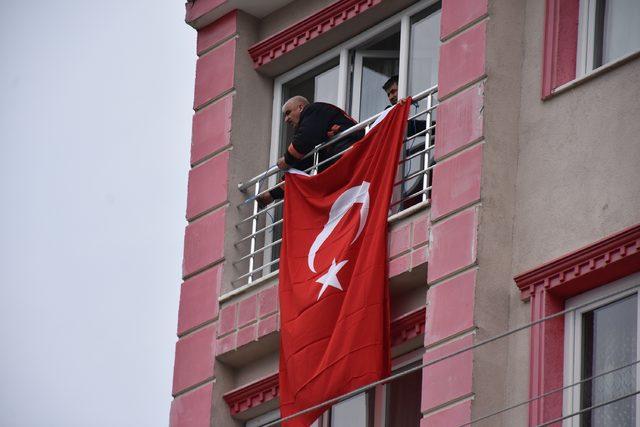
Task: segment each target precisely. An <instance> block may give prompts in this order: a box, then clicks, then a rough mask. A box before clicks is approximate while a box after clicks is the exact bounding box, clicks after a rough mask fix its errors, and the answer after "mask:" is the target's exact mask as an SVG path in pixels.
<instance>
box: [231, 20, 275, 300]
mask: <svg viewBox="0 0 640 427" xmlns="http://www.w3.org/2000/svg"><path fill="white" fill-rule="evenodd" d="M258 27H259V22H258V21H257V20H256V19H255V18H253V17H252V16H250V15H247V14H245V13H243V12H238V34H239V37H238V47H237V51H236V64H235V94H234V97H233V111H232V122H231V144H232V146H233V149H232V150H231V158H230V160H229V184H228V195H229V203H230V206H229V208H228V209H227V213H226V215H227V218H226V226H225V266H224V283H223V288H222V290H221V293H222V294H224V293H225V292H227V291H230V290H231V289H232V286H231V280H233V279H234V278H235V277H237V276H238V271H237V270H235V269H234V266H233V265H232V261H234V260H235V259H237V258H239V257H240V255H241V253H240V251H238V250H237V249H236V248H235V247H234V243H235V242H236V241H238V240H239V239H240V238H241V236H244V235H246V234H247V232H248V230H249V229H248V228H247V227H245V228H244V229H242V230H237V229H236V228H235V225H236V224H237V223H238V221H239V220H240V218H241V216H242V217H243V218H244V217H246V216H247V213H248V212H249V211H250V209H251V205H247V206H244V207H243V208H241V209H242V210H238V209H237V208H236V206H237V205H238V204H239V203H241V202H242V201H243V200H244V198H245V197H247V195H245V194H242V193H240V191H238V184H239V183H241V182H245V181H247V180H249V179H250V178H252V177H254V176H256V175H258V174H260V173H261V172H264V171H265V170H266V168H267V166H268V162H269V149H270V144H271V142H270V141H271V110H272V103H273V80H272V79H270V78H268V77H265V76H263V75H261V74H259V73H257V72H256V71H255V69H254V68H253V61H252V60H251V57H250V56H249V54H248V52H247V49H248V48H249V46H251V45H253V44H254V43H256V41H258ZM241 214H242V215H241ZM241 232H242V234H241ZM244 254H246V252H244V253H243V255H244ZM246 271H247V270H246V268H245V270H244V271H243V273H244V272H246Z"/></svg>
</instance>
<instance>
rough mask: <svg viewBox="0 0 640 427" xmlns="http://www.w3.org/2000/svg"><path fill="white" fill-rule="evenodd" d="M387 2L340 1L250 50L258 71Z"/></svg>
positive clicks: (380, 0)
mask: <svg viewBox="0 0 640 427" xmlns="http://www.w3.org/2000/svg"><path fill="white" fill-rule="evenodd" d="M382 1H383V0H339V1H337V2H335V3H333V4H331V5H330V6H327V7H325V8H324V9H322V10H320V11H318V12H316V13H314V14H313V15H311V16H309V17H307V18H305V19H303V20H302V21H300V22H297V23H295V24H293V25H291V26H290V27H288V28H285V29H284V30H282V31H280V32H279V33H276V34H274V35H273V36H271V37H268V38H266V39H265V40H263V41H261V42H259V43H256V44H254V45H253V46H251V47H250V48H249V55H251V59H252V60H253V65H254V67H255V68H258V67H261V66H262V65H265V64H267V63H269V62H271V61H273V60H274V59H276V58H278V57H280V56H282V55H284V54H285V53H288V52H291V51H292V50H294V49H295V48H297V47H299V46H301V45H303V44H305V43H307V42H309V41H311V40H313V39H315V38H316V37H318V36H320V35H322V34H324V33H326V32H327V31H329V30H331V29H333V28H335V27H337V26H338V25H340V24H343V23H345V22H346V21H348V20H350V19H353V18H355V17H356V16H358V15H360V14H361V13H363V12H365V11H367V10H369V9H371V8H372V7H374V6H376V5H378V4H380V3H382Z"/></svg>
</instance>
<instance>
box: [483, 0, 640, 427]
mask: <svg viewBox="0 0 640 427" xmlns="http://www.w3.org/2000/svg"><path fill="white" fill-rule="evenodd" d="M489 8H490V11H489V14H490V18H489V22H488V29H487V59H486V61H487V74H488V79H487V83H486V86H485V110H484V113H485V145H484V159H483V174H482V193H481V195H482V210H481V221H480V230H479V235H478V239H479V241H478V262H479V266H480V268H479V274H478V282H477V285H476V314H475V318H476V323H477V325H478V327H479V333H478V337H479V339H482V338H483V337H484V338H486V337H488V336H492V335H495V334H496V333H499V332H502V331H506V330H508V329H511V328H514V327H517V326H520V325H523V324H526V323H528V322H529V321H530V306H529V303H528V302H522V301H521V300H520V294H519V291H518V290H517V288H516V287H515V285H514V283H513V277H514V276H516V275H518V274H520V273H522V272H524V271H526V270H529V269H531V268H535V267H537V266H539V265H541V264H543V263H545V262H548V261H549V260H551V259H553V258H556V257H559V256H562V255H564V254H566V253H568V252H571V251H574V250H576V249H578V248H580V247H582V246H584V245H587V244H590V243H592V242H594V241H596V240H599V239H601V238H604V237H606V236H608V235H610V234H612V233H615V232H617V231H620V230H621V229H623V228H625V227H628V226H631V225H634V224H637V223H640V167H639V166H638V165H640V136H639V135H640V120H638V118H640V102H638V99H640V81H639V80H638V78H637V76H638V75H640V60H638V59H635V60H632V61H630V62H628V63H626V64H624V65H622V66H620V67H618V68H615V69H612V70H610V71H607V72H606V73H604V74H602V75H600V76H597V77H596V78H594V79H591V80H588V81H585V82H583V83H582V84H579V85H576V86H575V87H573V88H571V89H569V90H567V91H564V92H562V93H559V94H557V95H556V96H554V97H552V98H551V99H549V100H547V101H542V100H541V99H540V94H541V67H542V53H543V50H542V49H543V27H544V2H542V1H525V0H518V1H513V0H493V1H490V3H489ZM492 357H494V358H495V359H496V360H495V361H492V360H491V358H492ZM503 363H504V366H503V367H502V372H501V367H500V365H501V364H503ZM528 381H529V331H528V330H526V331H523V332H519V333H517V334H514V335H513V336H511V337H510V338H509V339H508V340H505V344H504V345H503V346H496V345H492V346H491V347H489V348H487V350H486V351H477V352H476V353H475V354H474V391H475V393H476V399H475V402H474V406H473V418H476V417H479V416H482V415H484V414H486V413H487V412H491V411H493V410H497V409H500V408H501V407H505V406H508V405H511V404H515V403H517V402H521V401H524V400H526V399H528V397H529V396H528ZM496 390H500V391H499V392H498V393H496ZM492 393H493V394H492ZM527 414H528V406H527V405H524V406H522V407H520V408H519V409H517V410H512V411H509V412H508V413H505V414H503V415H502V416H500V417H497V418H494V419H492V420H493V421H492V420H489V421H487V422H485V423H484V424H482V423H481V424H480V425H492V426H493V425H505V426H510V425H526V417H527Z"/></svg>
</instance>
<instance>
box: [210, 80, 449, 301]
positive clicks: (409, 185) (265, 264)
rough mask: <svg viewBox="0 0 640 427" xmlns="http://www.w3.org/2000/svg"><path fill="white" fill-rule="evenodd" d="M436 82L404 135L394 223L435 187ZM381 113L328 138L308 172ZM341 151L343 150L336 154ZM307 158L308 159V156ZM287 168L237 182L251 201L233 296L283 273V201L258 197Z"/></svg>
mask: <svg viewBox="0 0 640 427" xmlns="http://www.w3.org/2000/svg"><path fill="white" fill-rule="evenodd" d="M437 92H438V88H437V86H434V87H432V88H430V89H427V90H425V91H423V92H420V93H418V94H416V95H414V96H413V97H412V98H413V103H414V107H413V110H415V111H412V113H411V114H410V117H409V118H408V126H407V137H406V138H405V140H404V144H403V150H402V152H401V158H400V160H399V162H398V173H397V179H396V182H395V183H394V191H393V196H392V200H391V207H390V211H389V222H395V221H397V220H399V219H400V218H404V217H406V216H409V215H411V214H412V213H414V212H417V211H420V210H424V209H426V208H427V206H428V205H429V201H430V190H431V180H430V178H431V170H432V168H433V154H432V151H433V148H434V143H435V123H436V112H437V107H438V102H437ZM380 114H382V112H380V113H378V114H375V115H374V116H372V117H370V118H368V119H366V120H364V121H362V122H360V123H359V124H358V125H356V126H354V127H352V128H351V129H348V130H346V131H345V132H342V133H340V134H338V135H336V136H335V137H333V138H332V139H330V140H329V141H327V142H325V143H323V144H321V145H319V146H317V147H316V148H315V149H314V150H312V151H311V152H310V153H309V154H307V156H306V157H311V156H313V157H314V162H313V166H312V167H311V168H309V169H308V170H306V171H305V172H307V173H309V174H315V173H317V169H318V167H319V166H321V165H322V164H323V163H324V162H329V161H331V160H333V159H334V158H329V159H326V160H325V161H324V162H323V163H318V155H317V153H318V152H319V151H320V150H321V149H323V148H324V147H327V146H329V145H332V144H335V143H336V142H337V141H340V140H341V139H343V138H345V137H346V136H348V135H350V134H352V133H353V132H356V131H357V130H359V129H363V128H368V126H370V125H371V124H372V123H373V122H374V121H375V120H376V119H377V118H378V116H379V115H380ZM337 156H339V155H337ZM306 157H305V158H306ZM281 175H282V172H281V171H280V170H279V169H278V168H277V167H276V166H272V167H270V168H269V169H268V170H266V171H265V172H263V173H261V174H260V175H258V176H256V177H254V178H252V179H250V180H249V181H247V182H245V183H241V184H239V185H238V189H239V190H240V191H241V192H243V193H244V194H246V196H247V198H246V201H245V202H244V203H242V204H240V205H239V206H238V209H239V210H240V220H239V222H238V223H237V224H236V229H237V230H238V235H239V237H238V239H237V241H236V242H235V243H234V246H235V249H236V251H237V252H236V254H237V256H236V259H235V260H233V261H232V263H233V267H234V272H235V274H234V277H235V278H234V280H233V281H232V285H233V288H234V290H233V291H231V292H228V293H227V294H226V295H223V297H222V298H221V299H226V298H225V297H232V296H233V295H235V294H237V293H240V292H243V291H245V290H247V289H249V288H251V287H253V285H256V284H257V283H258V282H260V283H261V282H264V281H266V280H268V279H270V278H272V277H275V276H276V275H277V274H278V263H279V260H280V258H279V254H280V243H281V242H282V239H281V230H282V221H283V219H282V205H283V200H280V201H278V202H276V203H273V204H271V205H270V206H268V207H266V208H265V209H259V207H258V203H257V202H256V200H255V199H256V197H257V196H259V195H260V194H263V193H266V192H267V191H269V190H271V189H272V188H275V187H279V186H280V185H282V181H281V180H280V177H281Z"/></svg>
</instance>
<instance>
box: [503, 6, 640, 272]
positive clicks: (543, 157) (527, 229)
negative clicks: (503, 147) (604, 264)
mask: <svg viewBox="0 0 640 427" xmlns="http://www.w3.org/2000/svg"><path fill="white" fill-rule="evenodd" d="M526 16H527V19H526V25H525V43H524V49H525V58H524V63H523V73H522V82H523V86H522V97H521V106H520V109H521V111H522V113H521V115H520V153H519V156H518V164H519V166H518V178H517V188H518V197H517V203H516V229H515V230H516V234H515V239H514V240H515V243H516V244H515V249H516V251H515V253H514V260H515V262H514V272H515V273H521V272H523V271H525V270H528V269H531V268H534V267H536V266H538V265H539V264H541V263H544V262H546V261H549V260H551V259H553V258H556V257H558V256H561V255H563V254H566V253H567V252H570V251H573V250H575V249H578V248H580V247H582V246H584V245H587V244H590V243H592V242H594V241H596V240H598V239H601V238H603V237H605V236H608V235H610V234H612V233H615V232H617V231H619V230H621V229H623V228H625V227H628V226H631V225H633V224H637V223H640V167H639V165H640V102H639V100H640V79H639V78H638V76H640V60H638V59H636V60H634V61H631V62H629V63H627V64H624V65H622V66H621V67H619V68H616V69H613V70H610V71H608V72H607V73H605V74H603V75H600V76H598V77H596V78H594V79H591V80H589V81H586V82H584V84H581V85H579V86H576V87H575V88H573V89H571V90H569V91H566V92H564V93H561V94H558V95H556V96H554V97H552V98H551V99H549V100H548V101H544V102H543V101H541V100H540V87H541V83H540V79H541V65H542V64H541V58H542V26H543V22H544V6H543V4H542V2H527V11H526Z"/></svg>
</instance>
